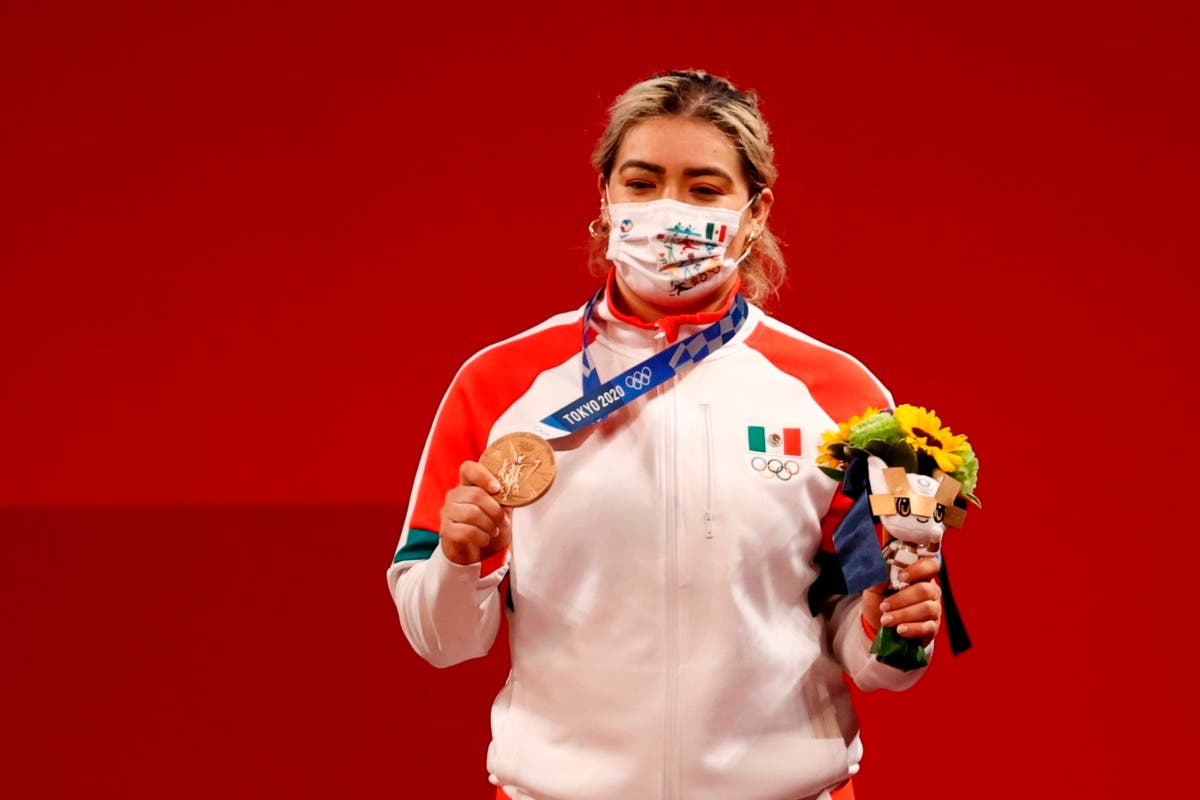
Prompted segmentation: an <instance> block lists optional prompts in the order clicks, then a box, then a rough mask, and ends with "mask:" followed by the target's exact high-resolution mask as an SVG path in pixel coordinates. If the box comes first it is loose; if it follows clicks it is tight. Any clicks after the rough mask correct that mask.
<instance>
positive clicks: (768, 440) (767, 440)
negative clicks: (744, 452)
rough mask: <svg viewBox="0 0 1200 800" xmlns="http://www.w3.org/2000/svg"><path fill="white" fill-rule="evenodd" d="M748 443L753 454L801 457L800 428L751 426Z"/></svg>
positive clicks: (747, 437) (747, 435) (748, 432)
mask: <svg viewBox="0 0 1200 800" xmlns="http://www.w3.org/2000/svg"><path fill="white" fill-rule="evenodd" d="M746 442H747V447H748V448H749V450H750V452H752V453H771V454H772V455H780V456H798V455H800V429H799V428H765V427H763V426H762V425H751V426H749V427H748V428H746Z"/></svg>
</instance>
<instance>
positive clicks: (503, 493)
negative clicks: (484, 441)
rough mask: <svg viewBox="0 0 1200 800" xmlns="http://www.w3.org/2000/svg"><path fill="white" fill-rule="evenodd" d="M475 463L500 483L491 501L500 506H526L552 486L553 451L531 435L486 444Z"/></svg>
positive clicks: (504, 437) (513, 436)
mask: <svg viewBox="0 0 1200 800" xmlns="http://www.w3.org/2000/svg"><path fill="white" fill-rule="evenodd" d="M479 463H480V464H483V466H485V467H486V468H487V470H488V472H490V473H492V474H493V475H495V476H496V480H498V481H500V491H499V492H497V493H496V494H495V498H496V501H497V502H499V503H500V505H502V506H527V505H529V504H530V503H532V502H533V501H534V500H537V499H538V498H539V497H541V496H542V495H543V494H545V493H546V490H547V489H549V488H550V484H552V483H554V474H555V471H556V467H555V464H554V450H553V449H551V447H550V443H549V442H547V441H546V440H545V439H543V438H542V437H540V436H537V435H535V434H532V433H510V434H508V435H507V436H501V437H500V438H499V439H497V440H496V441H494V442H492V443H491V444H490V445H488V448H487V450H485V451H484V452H483V455H481V456H480V457H479Z"/></svg>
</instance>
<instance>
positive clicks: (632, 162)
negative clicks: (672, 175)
mask: <svg viewBox="0 0 1200 800" xmlns="http://www.w3.org/2000/svg"><path fill="white" fill-rule="evenodd" d="M630 168H633V169H644V170H645V171H646V172H653V173H654V174H655V175H663V174H665V173H666V171H667V170H666V168H665V167H660V166H659V165H658V164H651V163H650V162H649V161H638V160H637V159H636V158H631V159H629V160H628V161H626V162H625V163H624V164H622V165H621V166H620V167H618V168H617V171H618V172H621V171H623V170H626V169H630Z"/></svg>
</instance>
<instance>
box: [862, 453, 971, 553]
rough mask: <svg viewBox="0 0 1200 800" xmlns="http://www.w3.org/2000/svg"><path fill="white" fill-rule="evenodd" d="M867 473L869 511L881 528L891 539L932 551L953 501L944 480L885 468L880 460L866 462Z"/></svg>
mask: <svg viewBox="0 0 1200 800" xmlns="http://www.w3.org/2000/svg"><path fill="white" fill-rule="evenodd" d="M867 474H868V476H869V479H870V482H871V495H872V497H871V510H872V512H873V513H875V514H876V515H877V516H878V517H879V519H880V521H882V522H883V527H884V528H885V529H886V530H887V532H888V533H889V534H891V536H892V537H893V538H895V539H899V540H901V541H903V542H909V543H911V544H914V545H924V546H926V547H930V549H936V547H937V545H938V544H939V543H940V542H941V541H942V536H943V534H945V532H946V525H945V517H946V508H947V505H951V504H953V502H954V493H955V492H956V491H957V489H955V492H951V493H950V494H949V497H945V496H943V495H945V494H946V492H945V491H943V490H944V489H948V488H949V487H944V486H943V485H942V484H943V481H944V477H943V476H942V475H941V474H940V473H938V474H937V476H936V477H930V476H928V475H917V474H914V473H912V472H905V471H904V470H902V469H899V468H889V467H888V466H887V464H885V463H884V462H883V460H882V459H879V458H876V457H875V456H870V457H869V458H868V459H867Z"/></svg>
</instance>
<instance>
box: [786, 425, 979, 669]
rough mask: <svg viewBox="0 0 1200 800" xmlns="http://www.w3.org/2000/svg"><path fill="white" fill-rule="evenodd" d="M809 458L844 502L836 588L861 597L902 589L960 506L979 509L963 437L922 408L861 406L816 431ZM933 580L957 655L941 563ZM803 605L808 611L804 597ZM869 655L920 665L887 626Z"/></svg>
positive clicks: (913, 649) (958, 515) (914, 649)
mask: <svg viewBox="0 0 1200 800" xmlns="http://www.w3.org/2000/svg"><path fill="white" fill-rule="evenodd" d="M817 461H818V463H819V464H820V465H821V469H822V470H823V471H824V472H825V473H826V474H827V475H829V476H830V477H831V478H833V479H834V480H837V481H840V482H841V484H842V486H841V491H842V493H843V494H845V495H846V496H847V497H849V498H850V499H851V500H852V501H853V504H852V505H851V508H850V511H849V512H848V513H847V514H846V516H845V518H844V519H843V521H842V523H841V524H840V525H839V526H838V529H837V530H836V531H835V532H834V534H833V541H834V545H835V548H836V550H837V557H838V560H837V566H839V567H840V568H841V571H842V573H843V575H842V577H843V583H842V586H840V587H838V589H842V590H846V591H852V592H853V591H861V590H862V589H864V588H866V587H867V586H869V585H873V584H874V583H877V582H882V580H884V579H886V580H887V581H888V582H889V584H890V588H889V589H888V591H887V594H892V593H894V592H896V591H898V590H900V589H903V588H904V587H905V586H907V585H908V584H907V583H905V582H904V581H901V580H900V573H901V572H902V571H903V570H904V569H905V568H906V567H908V566H910V565H912V564H914V563H915V562H916V561H917V559H919V558H924V557H936V558H939V559H940V558H941V545H942V537H943V535H944V534H945V532H946V529H947V528H962V526H963V523H964V522H965V520H966V514H967V512H966V504H967V502H971V503H973V504H975V505H976V506H978V505H980V502H979V499H978V498H977V497H976V496H975V494H974V490H975V485H976V483H977V481H978V476H979V461H978V459H977V458H976V457H975V452H974V450H973V449H972V447H971V445H970V444H969V443H968V442H967V437H966V436H960V435H956V434H954V433H952V432H951V430H950V428H948V427H942V423H941V420H940V419H938V417H937V415H936V414H935V413H934V412H933V411H927V410H926V409H924V408H922V407H917V406H911V405H901V406H897V407H896V408H895V409H885V410H883V411H880V410H877V409H874V408H868V409H867V410H866V411H864V412H863V414H862V415H861V416H856V417H852V418H851V419H850V420H849V421H847V422H841V423H838V427H837V430H832V431H827V432H826V433H824V434H822V445H821V454H820V455H819V456H818V459H817ZM877 524H878V527H879V528H882V531H878V529H877V527H876V525H877ZM881 540H882V541H881ZM867 542H870V545H867V544H866V543H867ZM874 548H881V549H874ZM876 554H878V555H879V556H880V557H881V559H882V562H881V561H880V558H876V557H875V555H876ZM939 580H940V581H941V585H942V599H943V604H944V605H945V609H946V622H947V629H948V632H949V635H950V640H951V649H952V650H953V651H954V652H955V653H959V652H961V651H962V650H965V649H966V648H967V647H969V646H970V640H969V639H967V636H966V631H965V629H963V627H962V621H961V619H960V618H959V616H958V611H957V608H956V606H955V605H954V601H953V596H952V595H951V594H950V587H949V578H948V576H947V574H946V571H945V561H944V560H943V561H942V570H941V574H940V575H939ZM838 589H832V590H830V589H828V588H827V591H837V590H838ZM810 603H813V605H814V608H815V601H814V600H813V598H812V597H811V596H810ZM871 652H872V653H874V654H875V656H876V658H878V659H879V660H880V661H882V662H884V663H885V664H890V665H891V666H894V667H898V668H900V669H904V670H910V669H916V668H918V667H922V666H924V665H925V664H926V663H927V659H926V656H925V648H924V647H922V646H921V644H920V642H918V641H917V640H915V639H906V638H904V637H901V636H899V635H898V634H897V633H896V631H895V629H894V628H883V629H882V630H880V631H879V633H878V634H877V635H876V637H875V641H874V642H873V643H872V645H871Z"/></svg>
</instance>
